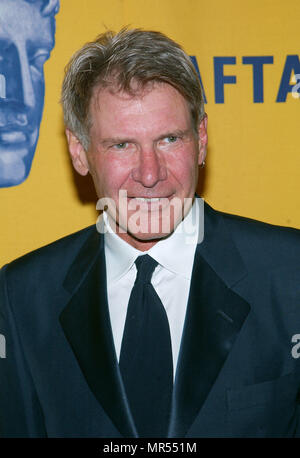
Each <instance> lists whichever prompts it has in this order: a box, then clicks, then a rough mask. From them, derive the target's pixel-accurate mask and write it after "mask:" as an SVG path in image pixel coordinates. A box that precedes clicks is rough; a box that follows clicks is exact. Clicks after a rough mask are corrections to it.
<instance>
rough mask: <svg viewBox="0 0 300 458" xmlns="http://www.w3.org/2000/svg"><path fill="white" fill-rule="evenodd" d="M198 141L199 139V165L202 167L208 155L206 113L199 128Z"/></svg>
mask: <svg viewBox="0 0 300 458" xmlns="http://www.w3.org/2000/svg"><path fill="white" fill-rule="evenodd" d="M198 139H199V156H198V164H199V165H201V164H202V163H203V161H205V158H206V153H207V114H206V113H205V115H204V117H203V119H202V121H201V122H200V124H199V127H198Z"/></svg>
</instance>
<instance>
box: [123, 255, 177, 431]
mask: <svg viewBox="0 0 300 458" xmlns="http://www.w3.org/2000/svg"><path fill="white" fill-rule="evenodd" d="M135 263H136V266H137V276H136V280H135V283H134V286H133V288H132V291H131V295H130V298H129V303H128V310H127V316H126V322H125V328H124V334H123V340H122V346H121V354H120V362H119V364H120V370H121V374H122V378H123V382H124V385H125V390H126V394H127V398H128V402H129V405H130V409H131V412H132V415H133V418H134V421H135V424H136V427H137V430H138V433H139V436H140V437H165V436H166V435H167V430H168V423H169V416H170V410H171V399H172V389H173V362H172V348H171V338H170V329H169V322H168V317H167V314H166V311H165V309H164V306H163V304H162V303H161V300H160V299H159V297H158V295H157V293H156V291H155V289H154V288H153V286H152V284H151V283H150V280H151V277H152V274H153V271H154V269H155V267H156V266H157V262H156V261H155V260H154V259H152V258H151V257H150V256H149V255H143V256H139V257H138V258H137V260H136V261H135Z"/></svg>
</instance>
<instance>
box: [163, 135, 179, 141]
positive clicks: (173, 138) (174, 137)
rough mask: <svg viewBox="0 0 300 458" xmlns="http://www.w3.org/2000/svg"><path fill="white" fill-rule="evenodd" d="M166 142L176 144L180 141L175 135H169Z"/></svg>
mask: <svg viewBox="0 0 300 458" xmlns="http://www.w3.org/2000/svg"><path fill="white" fill-rule="evenodd" d="M165 140H166V141H167V143H175V142H176V141H177V140H178V137H176V136H175V135H169V136H168V137H166V139H165Z"/></svg>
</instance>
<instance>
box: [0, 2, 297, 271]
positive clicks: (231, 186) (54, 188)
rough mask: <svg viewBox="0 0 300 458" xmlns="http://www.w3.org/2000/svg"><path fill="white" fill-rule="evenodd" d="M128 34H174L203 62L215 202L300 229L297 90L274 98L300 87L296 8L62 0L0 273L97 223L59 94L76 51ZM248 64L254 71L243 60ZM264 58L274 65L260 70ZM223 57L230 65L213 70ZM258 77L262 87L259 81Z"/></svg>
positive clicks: (1, 197) (11, 199)
mask: <svg viewBox="0 0 300 458" xmlns="http://www.w3.org/2000/svg"><path fill="white" fill-rule="evenodd" d="M124 25H130V26H133V27H142V28H151V29H155V30H160V31H162V32H165V33H166V34H168V35H169V36H171V37H172V38H173V39H175V40H176V41H178V42H179V43H181V44H182V45H183V46H184V48H185V49H186V50H187V52H188V53H189V54H190V55H193V56H196V59H197V63H198V66H199V70H200V74H201V78H202V81H203V86H204V89H205V94H206V98H207V105H206V111H207V113H208V119H209V129H208V133H209V149H208V160H207V166H206V168H205V172H204V173H202V174H201V180H202V182H203V183H202V184H201V183H200V185H199V189H200V190H201V193H202V195H203V197H204V198H205V199H206V200H207V201H208V203H210V204H211V205H213V206H214V207H215V208H216V209H219V210H223V211H227V212H230V213H236V214H240V215H244V216H248V217H251V218H256V219H260V220H263V221H267V222H271V223H274V224H279V225H286V226H294V227H298V228H300V210H299V208H300V192H299V191H300V154H299V115H298V113H299V108H300V102H299V99H297V98H294V97H293V96H292V94H291V93H290V92H289V93H287V94H286V93H285V95H286V100H285V101H281V102H280V101H276V99H277V98H278V93H279V88H280V84H281V80H282V76H283V74H284V69H285V72H287V73H288V74H289V75H290V77H291V78H292V76H293V71H292V70H291V65H290V64H291V62H294V63H295V62H297V59H298V62H299V36H298V35H299V30H300V3H299V0H291V1H290V2H289V3H288V7H287V5H286V4H285V2H283V1H282V0H252V1H251V2H241V1H240V0H227V1H226V2H224V1H223V0H213V1H211V2H207V1H204V0H109V1H108V0H85V1H83V0H61V8H60V12H59V13H58V15H57V30H56V45H55V48H54V50H53V52H52V55H51V58H50V59H49V61H48V62H47V63H46V65H45V78H46V96H45V109H44V115H43V121H42V124H41V130H40V137H39V143H38V148H37V151H36V154H35V159H34V162H33V167H32V170H31V173H30V176H29V178H28V179H27V180H26V181H25V182H24V183H23V184H21V185H19V186H16V187H12V188H7V189H1V190H0V211H1V235H0V236H1V239H0V242H1V245H0V246H1V252H0V265H3V264H4V263H6V262H9V261H10V260H12V259H14V258H15V257H17V256H20V255H22V254H24V253H25V252H27V251H30V250H33V249H34V248H37V247H39V246H41V245H44V244H46V243H49V242H51V241H53V240H55V239H57V238H59V237H62V236H64V235H66V234H68V233H71V232H75V231H76V230H78V229H81V228H83V227H85V226H87V225H89V224H93V223H95V221H96V218H97V212H96V210H95V202H96V197H92V192H91V182H90V180H89V179H88V178H87V179H83V178H80V177H76V176H75V174H74V173H73V172H72V170H71V164H70V161H69V158H68V153H67V148H66V142H65V139H64V132H63V123H62V113H61V108H60V105H59V97H60V87H61V82H62V78H63V68H64V65H65V64H66V62H67V61H68V59H69V58H70V56H71V55H72V53H73V52H74V51H75V50H77V49H78V48H79V47H80V46H81V45H83V44H84V43H85V42H86V41H89V40H91V39H93V38H94V37H95V36H96V35H97V34H98V33H100V32H102V31H104V30H105V29H107V28H109V29H114V30H118V29H120V28H121V27H122V26H124ZM251 56H252V57H256V58H257V59H256V60H255V59H254V60H255V62H256V64H254V63H253V62H254V61H253V59H252V61H251V59H250V62H252V64H251V63H249V60H248V61H247V59H246V60H245V59H244V60H243V58H245V57H248V58H249V57H251ZM265 56H269V57H268V59H267V60H269V61H270V59H271V60H272V61H273V63H268V64H265V65H261V66H260V64H259V62H262V61H264V58H265ZM270 56H271V57H270ZM287 56H294V57H292V58H291V60H289V59H287ZM216 57H219V58H222V59H215V60H214V58H216ZM224 57H226V58H231V59H229V60H228V59H227V61H226V62H227V63H226V64H225V65H223V66H221V67H220V65H219V66H218V65H216V66H214V62H215V63H218V62H219V63H220V62H222V61H223V62H224V59H223V58H224ZM272 58H273V59H272ZM228 62H229V64H228ZM247 62H248V63H247ZM288 64H289V65H290V66H289V65H288ZM255 65H256V66H255ZM260 68H263V82H262V79H261V78H260V81H256V83H254V81H253V74H254V73H255V75H256V77H258V76H259V72H260ZM220 72H223V73H224V75H225V80H226V76H233V77H235V84H231V83H229V84H228V83H225V84H224V103H220V91H222V87H223V85H222V84H220V75H221V73H220ZM295 73H296V72H295ZM298 73H300V71H299V72H298ZM216 74H217V75H216ZM260 76H262V75H260ZM285 77H286V75H285ZM215 78H217V83H216V84H215ZM218 78H219V79H218ZM299 78H300V76H299ZM289 79H290V78H289ZM232 80H233V78H231V81H232ZM255 84H256V87H255V91H254V86H255ZM285 86H286V84H285ZM262 89H263V98H264V101H263V102H262V101H261V98H262V93H261V92H262ZM283 89H284V88H283ZM259 91H260V92H259ZM254 92H255V94H256V97H257V98H258V99H260V101H259V102H258V103H257V102H254V101H253V97H254ZM282 94H284V90H283V92H282V90H281V93H280V96H281V98H282V97H283V95H282ZM216 97H217V100H216ZM216 102H218V103H216Z"/></svg>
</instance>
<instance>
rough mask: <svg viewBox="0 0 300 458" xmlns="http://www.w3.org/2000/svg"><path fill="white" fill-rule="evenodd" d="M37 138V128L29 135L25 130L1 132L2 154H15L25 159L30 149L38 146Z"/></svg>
mask: <svg viewBox="0 0 300 458" xmlns="http://www.w3.org/2000/svg"><path fill="white" fill-rule="evenodd" d="M37 136H38V129H37V128H35V129H34V131H33V132H28V133H27V132H24V131H23V130H6V131H2V132H1V131H0V154H10V153H14V154H17V155H18V156H19V157H25V156H26V155H27V154H28V152H29V151H28V150H29V148H32V147H33V146H34V145H35V144H36V141H37Z"/></svg>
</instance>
